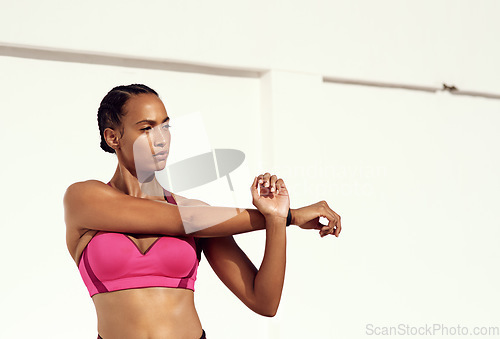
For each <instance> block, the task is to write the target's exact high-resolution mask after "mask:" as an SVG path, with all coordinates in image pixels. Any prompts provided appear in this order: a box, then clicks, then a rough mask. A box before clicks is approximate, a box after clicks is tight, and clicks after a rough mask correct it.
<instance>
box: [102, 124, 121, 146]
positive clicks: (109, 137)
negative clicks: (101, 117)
mask: <svg viewBox="0 0 500 339" xmlns="http://www.w3.org/2000/svg"><path fill="white" fill-rule="evenodd" d="M104 140H106V143H107V144H108V146H109V147H111V148H112V149H114V150H115V151H116V150H117V149H119V148H120V135H119V133H118V132H116V131H115V130H114V129H112V128H109V127H108V128H106V129H105V130H104Z"/></svg>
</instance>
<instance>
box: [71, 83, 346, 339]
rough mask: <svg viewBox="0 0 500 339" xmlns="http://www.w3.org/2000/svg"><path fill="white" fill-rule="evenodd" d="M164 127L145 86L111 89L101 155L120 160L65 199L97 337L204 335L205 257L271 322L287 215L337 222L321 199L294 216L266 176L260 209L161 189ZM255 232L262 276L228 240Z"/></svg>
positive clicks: (314, 225) (329, 229)
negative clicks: (200, 304) (198, 287)
mask: <svg viewBox="0 0 500 339" xmlns="http://www.w3.org/2000/svg"><path fill="white" fill-rule="evenodd" d="M168 121H169V117H168V114H167V112H166V110H165V107H164V105H163V103H162V101H161V100H160V98H159V97H158V94H157V93H156V92H155V91H154V90H152V89H151V88H149V87H147V86H144V85H129V86H118V87H115V88H114V89H112V90H111V91H110V92H109V93H108V94H107V95H106V96H105V97H104V99H103V100H102V102H101V105H100V107H99V111H98V123H99V130H100V134H101V148H103V149H104V150H105V151H107V152H110V153H115V154H116V156H117V159H118V165H117V168H116V172H115V174H114V176H113V177H112V178H111V180H110V181H109V182H108V183H107V184H105V183H102V182H100V181H96V180H89V181H85V182H78V183H75V184H73V185H71V186H70V187H68V189H67V191H66V194H65V196H64V207H65V221H66V226H67V231H66V242H67V246H68V250H69V252H70V254H71V256H72V257H73V259H74V260H75V262H76V264H77V266H78V268H79V270H80V273H81V275H82V278H83V280H84V282H85V284H86V286H87V288H88V290H89V294H90V295H91V297H92V300H93V302H94V304H95V307H96V312H97V318H98V333H99V336H98V338H104V339H113V338H134V339H138V338H187V339H194V338H204V337H205V332H204V331H203V329H202V326H201V322H200V320H199V318H198V315H197V313H196V309H195V307H194V293H193V291H194V281H195V280H196V271H197V267H198V262H199V260H200V254H201V252H202V251H203V252H204V254H205V256H206V258H207V261H208V262H209V263H210V265H211V267H212V268H213V269H214V271H215V273H216V274H217V275H218V276H219V278H220V279H221V280H222V281H223V282H224V284H225V285H226V286H227V287H228V288H229V289H230V290H231V291H232V292H233V293H234V294H235V295H236V296H237V297H238V298H239V299H240V300H241V301H242V302H243V303H245V305H247V306H248V307H249V308H250V309H252V310H253V311H255V312H257V313H259V314H261V315H264V316H274V315H275V313H276V311H277V308H278V305H279V302H280V298H281V291H282V287H283V280H284V274H285V247H286V232H285V227H286V226H285V225H286V222H287V218H288V221H289V222H290V221H291V222H292V223H293V224H295V225H299V226H300V227H302V228H304V229H318V230H319V232H320V235H321V236H325V235H327V234H334V235H335V236H338V235H339V233H340V230H341V225H340V217H339V216H338V215H337V214H336V213H335V212H334V211H332V210H331V209H330V208H329V207H328V205H327V204H326V202H324V201H322V202H319V203H316V204H314V205H311V206H307V207H302V208H299V209H295V210H290V209H289V204H290V202H289V196H288V192H287V189H286V186H285V183H284V182H283V180H282V179H278V178H277V177H276V176H275V175H270V174H269V173H266V174H263V175H259V176H258V177H255V178H254V181H253V183H252V185H251V193H252V197H253V204H254V206H256V207H257V210H255V209H244V210H235V209H231V208H224V207H211V206H208V205H207V204H205V203H203V202H201V201H196V200H190V199H186V198H184V197H181V196H179V195H172V194H171V193H170V192H168V191H166V190H164V189H163V188H162V187H161V185H160V184H159V183H158V182H157V181H156V178H155V176H154V172H155V171H157V170H161V169H163V168H164V167H165V162H166V158H167V155H168V151H169V146H170V132H169V125H168ZM259 188H260V193H259ZM320 217H326V218H327V219H328V220H329V223H328V225H322V224H320V223H319V218H320ZM258 229H265V230H266V246H265V253H264V258H263V260H262V264H261V266H260V269H259V270H257V269H256V268H255V266H254V265H253V264H252V262H251V261H250V260H249V259H248V258H247V256H246V255H245V254H244V253H243V251H242V250H241V249H240V248H239V247H238V245H237V244H236V242H235V241H234V239H233V237H232V235H234V234H238V233H244V232H250V231H254V230H258Z"/></svg>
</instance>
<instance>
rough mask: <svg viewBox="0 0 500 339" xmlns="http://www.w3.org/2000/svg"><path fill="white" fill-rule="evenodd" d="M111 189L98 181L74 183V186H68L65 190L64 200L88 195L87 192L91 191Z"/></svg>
mask: <svg viewBox="0 0 500 339" xmlns="http://www.w3.org/2000/svg"><path fill="white" fill-rule="evenodd" d="M110 188H111V187H110V186H109V185H106V184H105V183H103V182H102V181H99V180H86V181H78V182H75V183H74V184H71V185H69V187H68V188H67V189H66V194H65V195H64V198H65V199H66V198H67V197H69V198H73V196H75V195H76V196H78V195H80V194H84V193H88V192H89V191H93V190H96V189H97V190H105V189H110Z"/></svg>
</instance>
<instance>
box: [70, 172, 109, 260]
mask: <svg viewBox="0 0 500 339" xmlns="http://www.w3.org/2000/svg"><path fill="white" fill-rule="evenodd" d="M109 189H111V190H112V188H111V187H109V186H108V185H106V184H105V183H103V182H101V181H99V180H87V181H80V182H75V183H74V184H71V185H70V186H69V187H68V188H67V189H66V192H65V194H64V220H65V223H66V245H67V247H68V250H69V252H70V254H71V256H72V257H73V259H75V260H77V258H78V257H79V253H78V252H81V250H80V251H78V249H79V248H80V247H81V246H80V245H81V244H82V242H83V243H85V242H88V241H90V239H91V238H92V235H93V234H91V233H92V232H89V231H90V230H88V229H86V228H84V227H82V225H81V224H80V223H78V222H77V221H76V218H75V213H74V211H75V210H76V209H78V208H79V207H80V206H81V204H82V203H84V202H83V201H84V200H85V199H88V198H92V195H95V194H102V192H105V191H106V190H109ZM94 233H95V231H94ZM88 236H90V237H88ZM87 238H88V239H87Z"/></svg>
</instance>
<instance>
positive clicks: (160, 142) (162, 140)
mask: <svg viewBox="0 0 500 339" xmlns="http://www.w3.org/2000/svg"><path fill="white" fill-rule="evenodd" d="M169 133H170V132H169V131H168V130H166V131H165V130H164V129H162V128H161V127H160V126H156V127H154V128H153V142H154V145H155V146H158V147H163V146H164V145H165V144H166V143H167V140H168V139H169V135H167V134H169Z"/></svg>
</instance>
